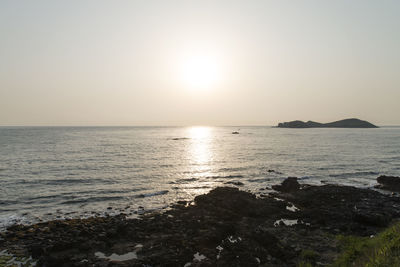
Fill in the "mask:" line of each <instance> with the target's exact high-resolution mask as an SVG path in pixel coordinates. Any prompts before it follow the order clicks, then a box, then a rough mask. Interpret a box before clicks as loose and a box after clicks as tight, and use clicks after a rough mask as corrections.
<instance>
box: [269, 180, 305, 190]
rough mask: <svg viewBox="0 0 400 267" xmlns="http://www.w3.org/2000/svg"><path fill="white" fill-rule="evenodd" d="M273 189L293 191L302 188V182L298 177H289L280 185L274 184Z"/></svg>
mask: <svg viewBox="0 0 400 267" xmlns="http://www.w3.org/2000/svg"><path fill="white" fill-rule="evenodd" d="M272 189H274V190H276V191H280V192H285V193H291V192H295V191H297V190H299V189H300V184H299V182H297V177H288V178H287V179H285V180H284V181H283V182H282V184H280V185H273V186H272Z"/></svg>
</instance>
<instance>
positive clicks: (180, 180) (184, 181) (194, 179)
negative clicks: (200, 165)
mask: <svg viewBox="0 0 400 267" xmlns="http://www.w3.org/2000/svg"><path fill="white" fill-rule="evenodd" d="M198 180H199V179H197V178H185V179H178V180H176V181H174V182H170V184H186V183H190V182H195V181H198Z"/></svg>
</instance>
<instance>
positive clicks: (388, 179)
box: [376, 175, 400, 192]
mask: <svg viewBox="0 0 400 267" xmlns="http://www.w3.org/2000/svg"><path fill="white" fill-rule="evenodd" d="M376 180H377V181H378V183H379V185H377V186H376V187H377V188H380V189H384V190H389V191H395V192H400V177H397V176H386V175H381V176H379V177H378V178H377V179H376Z"/></svg>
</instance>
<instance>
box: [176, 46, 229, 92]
mask: <svg viewBox="0 0 400 267" xmlns="http://www.w3.org/2000/svg"><path fill="white" fill-rule="evenodd" d="M221 78H222V69H221V66H220V62H219V61H218V59H217V57H213V56H211V55H205V54H196V55H189V56H186V57H184V58H183V62H182V65H181V79H182V80H183V82H184V83H185V86H186V87H188V88H189V89H195V90H206V89H210V88H213V87H215V86H217V85H218V83H219V82H220V80H221Z"/></svg>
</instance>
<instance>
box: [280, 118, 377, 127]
mask: <svg viewBox="0 0 400 267" xmlns="http://www.w3.org/2000/svg"><path fill="white" fill-rule="evenodd" d="M278 127H279V128H378V126H376V125H374V124H372V123H370V122H368V121H363V120H360V119H354V118H353V119H345V120H340V121H334V122H329V123H320V122H315V121H307V122H304V121H299V120H296V121H290V122H281V123H279V124H278Z"/></svg>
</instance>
